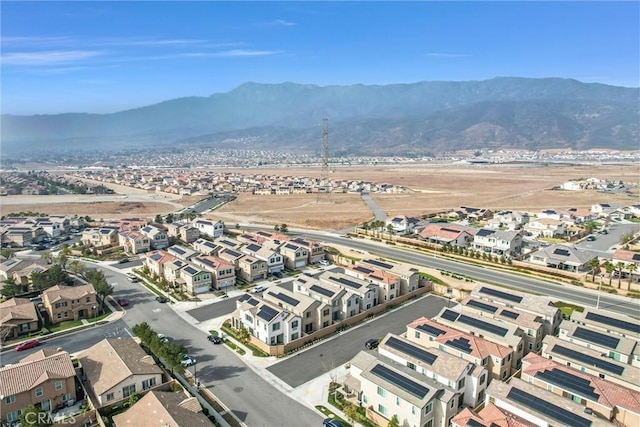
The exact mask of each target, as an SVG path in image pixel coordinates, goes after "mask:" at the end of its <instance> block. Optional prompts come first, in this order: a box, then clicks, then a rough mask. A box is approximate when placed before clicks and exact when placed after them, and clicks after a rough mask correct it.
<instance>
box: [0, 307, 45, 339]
mask: <svg viewBox="0 0 640 427" xmlns="http://www.w3.org/2000/svg"><path fill="white" fill-rule="evenodd" d="M40 323H41V319H40V315H39V314H38V310H36V305H35V304H34V303H33V302H31V301H29V300H28V299H26V298H10V299H8V300H6V301H3V302H1V303H0V341H7V340H12V339H15V338H18V337H20V336H21V335H26V334H29V333H31V332H35V331H37V330H39V329H40Z"/></svg>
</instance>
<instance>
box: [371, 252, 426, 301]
mask: <svg viewBox="0 0 640 427" xmlns="http://www.w3.org/2000/svg"><path fill="white" fill-rule="evenodd" d="M360 265H362V266H364V267H367V268H374V269H380V270H384V271H387V272H389V273H393V274H396V275H397V276H398V277H399V278H400V295H404V294H406V293H408V292H411V291H415V290H416V289H418V285H419V282H420V272H419V271H418V269H417V268H415V267H410V266H407V265H404V264H398V263H395V262H391V261H386V260H385V261H380V260H375V259H363V260H362V261H361V262H360Z"/></svg>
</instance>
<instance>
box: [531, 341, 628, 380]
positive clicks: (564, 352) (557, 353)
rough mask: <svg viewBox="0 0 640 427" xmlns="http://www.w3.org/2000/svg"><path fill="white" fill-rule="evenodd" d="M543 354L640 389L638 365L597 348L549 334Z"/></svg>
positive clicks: (567, 364) (581, 369)
mask: <svg viewBox="0 0 640 427" xmlns="http://www.w3.org/2000/svg"><path fill="white" fill-rule="evenodd" d="M541 354H542V356H543V357H546V358H547V359H549V360H555V361H556V362H558V363H562V364H563V365H566V366H571V367H573V368H575V369H579V370H580V371H581V372H586V373H588V374H591V375H595V376H597V377H598V378H602V379H605V380H607V381H610V382H612V383H616V384H620V385H622V386H624V387H626V388H630V389H632V390H635V391H640V369H638V367H637V366H632V365H630V364H628V363H623V362H618V361H615V360H613V359H610V358H608V357H606V356H607V355H606V354H603V353H601V352H600V351H597V350H595V349H590V348H585V347H583V346H581V345H578V344H574V343H572V342H569V341H564V340H561V339H559V338H558V337H553V336H547V337H545V338H544V340H543V341H542V353H541Z"/></svg>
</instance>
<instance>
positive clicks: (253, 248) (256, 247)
mask: <svg viewBox="0 0 640 427" xmlns="http://www.w3.org/2000/svg"><path fill="white" fill-rule="evenodd" d="M247 249H249V250H250V251H251V252H257V251H259V250H260V249H262V246H260V245H256V244H254V243H252V244H250V245H248V246H247Z"/></svg>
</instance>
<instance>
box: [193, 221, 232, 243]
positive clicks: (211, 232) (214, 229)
mask: <svg viewBox="0 0 640 427" xmlns="http://www.w3.org/2000/svg"><path fill="white" fill-rule="evenodd" d="M191 225H193V226H194V227H195V228H197V229H198V231H199V232H200V233H201V234H205V235H207V236H209V237H213V238H214V239H217V238H218V237H222V234H223V233H224V223H223V222H221V221H218V222H213V221H209V220H207V219H196V220H194V221H193V222H192V223H191Z"/></svg>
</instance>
